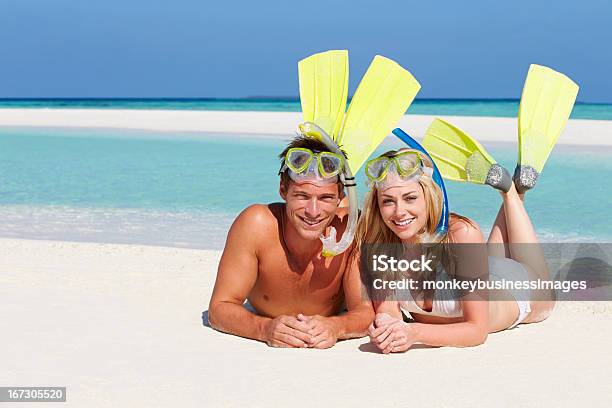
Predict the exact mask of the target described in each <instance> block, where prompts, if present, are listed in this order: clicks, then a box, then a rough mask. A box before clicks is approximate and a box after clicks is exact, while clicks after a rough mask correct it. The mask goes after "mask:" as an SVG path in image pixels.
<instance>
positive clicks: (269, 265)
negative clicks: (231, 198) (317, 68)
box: [208, 136, 374, 348]
mask: <svg viewBox="0 0 612 408" xmlns="http://www.w3.org/2000/svg"><path fill="white" fill-rule="evenodd" d="M290 149H294V151H298V152H307V153H308V152H310V153H311V154H313V156H312V157H311V159H312V160H314V161H315V163H316V162H317V161H319V163H321V165H322V166H325V165H329V163H327V164H326V163H325V160H324V159H321V156H318V155H320V154H321V153H323V152H329V148H327V147H326V146H325V144H324V143H323V142H321V141H318V140H316V139H313V138H309V137H304V136H300V137H298V138H296V139H294V140H293V141H292V142H291V143H290V144H289V146H287V148H286V149H285V150H284V151H283V152H282V153H281V154H280V155H279V157H280V158H281V160H282V161H283V165H282V166H281V171H280V172H279V174H280V176H281V181H280V195H281V197H282V198H283V199H284V200H285V203H274V204H269V205H261V204H256V205H252V206H250V207H248V208H247V209H246V210H244V211H243V212H242V213H241V214H240V215H239V216H238V218H237V219H236V220H235V221H234V223H233V225H232V227H231V228H230V231H229V233H228V236H227V242H226V245H225V249H224V251H223V255H222V257H221V261H220V263H219V269H218V272H217V280H216V282H215V287H214V290H213V294H212V298H211V300H210V306H209V315H208V316H209V321H210V324H211V326H212V327H214V328H215V329H217V330H220V331H223V332H226V333H230V334H235V335H238V336H241V337H247V338H251V339H256V340H260V341H264V342H266V343H267V344H268V345H270V346H274V347H312V348H328V347H331V346H333V345H334V344H335V343H336V341H337V340H339V339H347V338H352V337H362V336H365V335H366V333H367V329H368V326H369V324H370V323H371V322H372V320H373V318H374V311H373V308H372V304H371V302H370V301H369V300H368V299H367V296H362V283H361V279H360V276H359V272H358V271H359V268H348V267H347V263H348V262H358V260H351V259H350V253H351V248H349V250H347V251H346V252H344V253H342V254H339V255H336V256H334V257H331V258H325V257H323V256H322V255H321V249H322V244H321V241H320V239H319V236H320V234H321V233H324V232H326V229H327V228H328V227H332V226H333V227H335V228H336V230H337V231H338V236H341V235H342V233H343V232H344V229H345V228H346V223H347V218H348V216H347V212H348V211H347V209H346V208H339V207H338V204H339V202H340V200H341V199H342V198H343V196H344V187H343V185H342V183H341V181H340V180H339V177H338V176H337V175H335V176H333V177H334V178H333V179H332V178H331V177H329V178H327V179H325V178H321V175H320V174H319V173H320V172H319V171H318V170H317V171H316V172H317V174H318V176H317V178H316V179H314V178H312V177H297V176H299V174H296V173H295V172H293V170H292V169H289V168H287V166H286V160H285V158H286V157H287V153H288V152H289V151H290ZM323 154H325V153H323ZM312 160H311V162H310V163H311V164H312ZM312 168H313V167H312V166H311V167H310V168H309V170H312ZM321 169H322V171H324V167H321ZM351 270H352V271H353V272H350V273H349V271H351ZM245 299H248V301H249V303H250V305H251V306H252V307H253V308H254V309H255V310H256V311H257V313H252V312H250V311H249V310H247V309H246V308H245V307H244V301H245ZM345 307H346V309H347V310H348V311H347V312H346V313H343V314H339V313H341V312H342V311H343V310H344V309H345Z"/></svg>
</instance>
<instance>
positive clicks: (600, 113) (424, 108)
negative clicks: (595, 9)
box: [0, 98, 612, 120]
mask: <svg viewBox="0 0 612 408" xmlns="http://www.w3.org/2000/svg"><path fill="white" fill-rule="evenodd" d="M518 106H519V101H518V100H514V99H465V100H463V99H416V100H415V101H414V102H413V103H412V105H411V106H410V109H408V114H421V115H457V116H497V117H516V115H517V112H518ZM1 108H79V109H178V110H229V111H287V112H299V111H300V103H299V101H298V100H297V99H292V98H275V99H261V98H260V99H172V98H159V99H68V98H58V99H0V109H1ZM571 117H572V118H574V119H607V120H612V104H595V103H581V102H578V103H576V105H575V106H574V110H573V111H572V116H571Z"/></svg>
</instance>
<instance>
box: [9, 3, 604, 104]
mask: <svg viewBox="0 0 612 408" xmlns="http://www.w3.org/2000/svg"><path fill="white" fill-rule="evenodd" d="M0 4H1V12H0V38H1V39H2V40H1V41H0V97H248V96H297V93H298V86H297V66H296V63H297V61H298V60H299V59H300V58H303V57H305V56H308V55H309V54H312V53H314V52H317V51H323V50H327V49H348V50H349V52H350V58H351V60H350V64H351V81H350V90H349V91H350V93H352V92H353V91H354V89H355V88H356V86H357V83H358V81H359V79H360V78H361V76H362V75H363V73H364V72H365V70H366V68H367V65H368V64H369V62H370V60H371V59H372V57H373V56H374V55H375V54H377V53H378V54H382V55H385V56H387V57H389V58H392V59H394V60H396V61H398V62H399V63H400V64H401V65H403V66H404V67H406V68H407V69H409V70H410V71H411V72H412V73H413V74H414V76H415V77H416V78H417V79H418V80H419V81H420V82H421V84H422V86H423V88H422V90H421V93H420V94H419V95H418V97H419V98H518V97H519V96H520V92H521V87H522V83H523V80H524V77H525V74H526V72H527V68H528V66H529V64H530V63H539V64H544V65H548V66H550V67H553V68H555V69H557V70H560V71H562V72H564V73H566V74H568V75H569V76H570V77H572V78H573V79H574V80H576V82H578V83H579V84H580V86H581V91H580V94H579V97H578V99H579V100H580V101H585V102H612V81H611V80H610V75H611V73H612V52H611V51H610V49H611V48H610V40H612V25H611V24H610V16H611V15H612V3H610V2H607V1H605V0H587V1H582V2H578V1H566V0H557V1H538V0H531V1H523V0H513V1H505V2H500V1H490V0H475V1H468V0H464V1H459V0H456V1H426V0H425V1H423V0H421V1H412V0H404V1H373V0H370V1H362V0H353V1H341V2H340V1H338V2H333V1H331V0H330V1H320V0H314V1H308V0H303V1H299V2H298V1H288V0H285V1H276V0H274V1H261V0H260V1H210V0H174V1H156V0H147V1H144V0H104V1H99V0H53V1H49V0H0Z"/></svg>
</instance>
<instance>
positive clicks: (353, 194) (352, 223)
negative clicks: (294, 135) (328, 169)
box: [298, 122, 358, 257]
mask: <svg viewBox="0 0 612 408" xmlns="http://www.w3.org/2000/svg"><path fill="white" fill-rule="evenodd" d="M298 131H299V133H300V134H301V135H303V136H307V137H312V138H314V139H317V140H320V141H322V142H323V143H325V146H327V148H328V149H329V150H330V151H331V152H333V153H336V154H339V155H340V156H342V158H343V161H344V166H343V171H342V173H341V174H340V180H341V181H342V184H344V187H346V190H347V195H348V200H349V219H348V224H347V226H346V230H344V234H342V238H341V239H340V241H339V242H336V228H334V227H331V228H330V231H329V236H327V237H326V236H324V235H323V234H321V236H320V237H319V238H320V239H321V242H322V243H323V251H322V252H321V254H322V255H323V256H324V257H332V256H336V255H338V254H341V253H342V252H344V251H346V250H347V248H348V247H349V246H350V245H351V243H352V242H353V237H354V236H355V230H356V229H357V213H358V208H357V184H356V183H355V177H353V173H352V172H351V169H350V168H349V166H348V162H347V160H346V157H345V156H344V153H342V150H340V147H339V146H338V145H337V144H336V142H334V141H333V140H332V138H331V137H329V135H328V134H327V133H325V131H324V130H323V129H321V128H320V127H318V126H317V125H315V124H314V123H312V122H304V123H302V124H300V125H298Z"/></svg>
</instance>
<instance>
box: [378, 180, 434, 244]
mask: <svg viewBox="0 0 612 408" xmlns="http://www.w3.org/2000/svg"><path fill="white" fill-rule="evenodd" d="M378 207H379V208H380V215H381V216H382V218H383V220H384V222H385V224H387V226H388V227H389V228H391V230H392V231H393V232H394V233H395V235H397V236H398V237H399V238H400V239H401V240H402V241H410V240H411V239H413V238H414V237H415V236H416V235H417V234H419V233H420V232H421V231H423V229H424V227H425V226H426V224H427V205H426V202H425V196H424V194H423V188H422V187H421V185H420V184H419V183H418V181H413V182H410V183H406V184H402V185H398V186H397V187H390V188H387V189H385V190H382V191H381V190H378Z"/></svg>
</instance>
